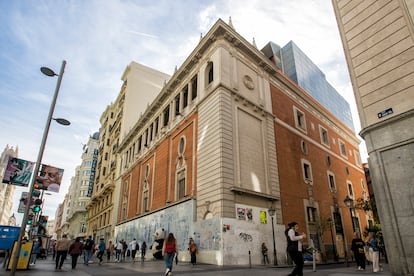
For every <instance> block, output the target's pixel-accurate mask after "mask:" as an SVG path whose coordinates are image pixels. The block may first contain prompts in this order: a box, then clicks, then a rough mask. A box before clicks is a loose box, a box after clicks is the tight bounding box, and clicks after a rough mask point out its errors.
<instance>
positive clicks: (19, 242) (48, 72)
mask: <svg viewBox="0 0 414 276" xmlns="http://www.w3.org/2000/svg"><path fill="white" fill-rule="evenodd" d="M65 66H66V61H65V60H64V61H62V66H61V67H60V73H59V75H57V74H56V73H55V72H54V71H53V70H52V69H49V68H47V67H41V68H40V71H41V72H42V73H43V74H45V75H46V76H49V77H54V76H58V80H57V83H56V88H55V93H54V95H53V98H52V103H51V104H50V110H49V115H48V117H47V120H46V126H45V128H44V130H43V138H42V142H41V143H40V148H39V153H38V155H37V161H36V165H35V168H34V171H33V175H32V179H31V181H30V185H29V197H31V196H32V194H33V191H34V183H35V181H36V176H37V175H38V174H39V168H40V163H41V162H42V157H43V152H44V150H45V145H46V140H47V135H48V133H49V128H50V122H51V121H52V120H55V121H56V122H58V123H59V124H63V125H69V124H70V122H69V121H68V120H66V119H62V118H57V119H54V118H52V116H53V111H54V110H55V106H56V100H57V96H58V94H59V89H60V84H61V82H62V77H63V73H64V71H65ZM29 209H30V204H26V206H25V209H24V215H23V221H22V225H21V228H20V233H19V238H18V240H17V245H16V250H15V252H14V255H13V256H12V257H13V260H14V261H13V265H12V270H11V275H14V274H15V272H16V267H17V262H18V260H19V255H20V250H21V247H22V239H23V237H24V235H25V232H26V222H27V219H28V217H29Z"/></svg>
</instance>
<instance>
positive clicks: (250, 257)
mask: <svg viewBox="0 0 414 276" xmlns="http://www.w3.org/2000/svg"><path fill="white" fill-rule="evenodd" d="M249 268H252V255H251V253H250V250H249Z"/></svg>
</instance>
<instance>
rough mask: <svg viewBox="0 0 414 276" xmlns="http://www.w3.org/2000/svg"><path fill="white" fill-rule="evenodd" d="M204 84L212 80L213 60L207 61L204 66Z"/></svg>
mask: <svg viewBox="0 0 414 276" xmlns="http://www.w3.org/2000/svg"><path fill="white" fill-rule="evenodd" d="M205 72H206V74H205V77H206V86H207V85H209V84H210V83H212V82H213V80H214V70H213V62H211V61H209V62H208V63H207V67H206V71H205Z"/></svg>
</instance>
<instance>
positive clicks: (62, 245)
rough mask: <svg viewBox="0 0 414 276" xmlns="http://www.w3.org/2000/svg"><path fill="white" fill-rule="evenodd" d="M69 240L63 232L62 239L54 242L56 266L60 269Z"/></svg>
mask: <svg viewBox="0 0 414 276" xmlns="http://www.w3.org/2000/svg"><path fill="white" fill-rule="evenodd" d="M70 244H71V241H70V240H68V239H67V235H66V234H63V236H62V239H61V240H58V241H57V243H56V267H55V269H62V265H63V262H64V261H65V259H66V256H67V254H68V250H69V247H70Z"/></svg>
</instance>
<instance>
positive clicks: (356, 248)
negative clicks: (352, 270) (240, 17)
mask: <svg viewBox="0 0 414 276" xmlns="http://www.w3.org/2000/svg"><path fill="white" fill-rule="evenodd" d="M364 246H365V242H364V241H363V240H362V239H361V237H360V236H359V233H357V232H355V233H354V238H353V239H352V246H351V250H352V252H353V253H354V257H355V261H356V263H357V266H358V268H357V270H365V252H364Z"/></svg>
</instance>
